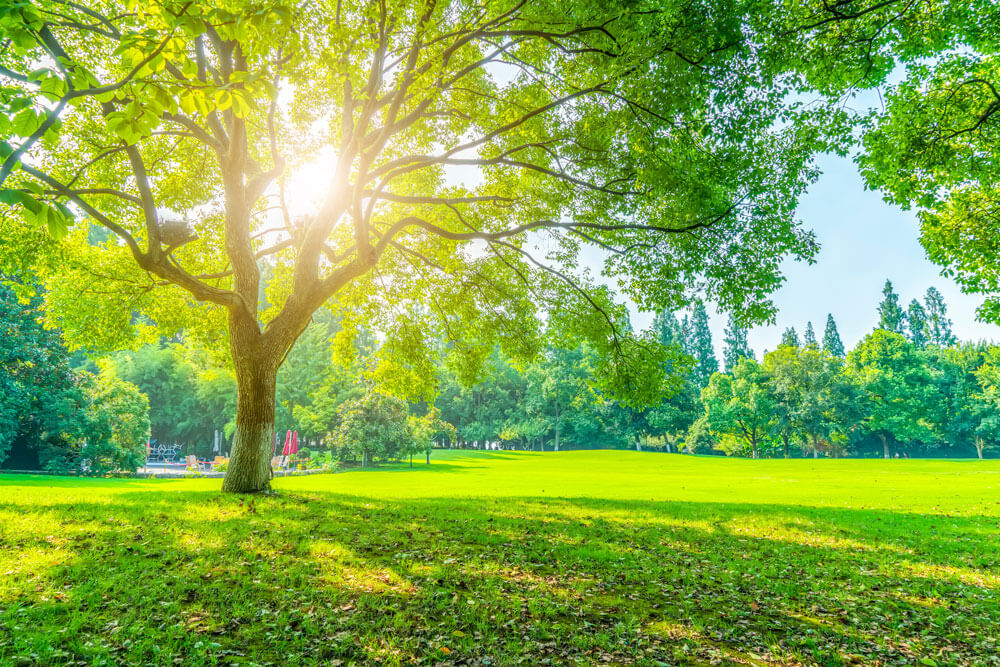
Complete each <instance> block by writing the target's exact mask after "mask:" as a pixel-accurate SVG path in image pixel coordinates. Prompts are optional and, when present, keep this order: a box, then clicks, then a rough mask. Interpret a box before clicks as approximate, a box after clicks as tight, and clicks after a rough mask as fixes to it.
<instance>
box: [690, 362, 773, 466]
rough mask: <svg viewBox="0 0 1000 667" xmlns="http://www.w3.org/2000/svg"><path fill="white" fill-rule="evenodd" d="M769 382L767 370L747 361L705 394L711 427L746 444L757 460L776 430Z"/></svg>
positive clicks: (718, 375) (714, 381) (718, 377)
mask: <svg viewBox="0 0 1000 667" xmlns="http://www.w3.org/2000/svg"><path fill="white" fill-rule="evenodd" d="M767 381H768V376H767V373H766V372H765V370H764V368H763V367H762V366H761V365H760V364H759V363H757V362H756V361H754V360H753V359H746V358H744V359H743V360H742V361H740V362H739V363H738V364H737V365H736V368H734V369H733V373H732V375H728V374H726V373H716V374H715V375H713V376H712V379H711V381H710V382H709V383H708V386H707V387H705V389H704V390H702V392H701V398H702V402H703V403H704V404H705V419H706V420H707V423H708V426H709V427H710V428H711V429H712V430H713V431H714V432H716V433H719V434H722V435H728V436H732V437H734V438H736V439H737V440H738V441H740V442H742V443H743V444H744V445H745V446H746V447H748V448H749V450H750V454H751V456H752V457H753V458H755V459H756V458H759V457H760V447H761V443H762V442H765V441H767V440H768V439H770V437H771V434H772V430H773V426H774V400H773V398H772V397H771V393H770V391H769V389H768V386H767Z"/></svg>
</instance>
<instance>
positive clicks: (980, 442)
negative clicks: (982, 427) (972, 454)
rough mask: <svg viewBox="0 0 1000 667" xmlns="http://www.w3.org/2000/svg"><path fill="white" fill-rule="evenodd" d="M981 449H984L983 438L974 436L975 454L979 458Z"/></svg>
mask: <svg viewBox="0 0 1000 667" xmlns="http://www.w3.org/2000/svg"><path fill="white" fill-rule="evenodd" d="M983 449H985V447H984V446H983V439H982V438H976V456H978V457H979V459H980V460H982V458H983Z"/></svg>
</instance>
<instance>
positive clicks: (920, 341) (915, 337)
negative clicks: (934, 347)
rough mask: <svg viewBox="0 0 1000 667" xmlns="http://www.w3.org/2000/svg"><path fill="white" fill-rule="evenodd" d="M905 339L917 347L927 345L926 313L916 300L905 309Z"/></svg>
mask: <svg viewBox="0 0 1000 667" xmlns="http://www.w3.org/2000/svg"><path fill="white" fill-rule="evenodd" d="M906 337H907V338H909V339H910V342H912V343H913V344H914V345H916V346H917V347H924V346H926V345H927V311H926V310H924V307H923V306H922V305H920V302H919V301H917V300H916V299H914V300H913V301H911V302H910V305H909V307H908V308H907V309H906Z"/></svg>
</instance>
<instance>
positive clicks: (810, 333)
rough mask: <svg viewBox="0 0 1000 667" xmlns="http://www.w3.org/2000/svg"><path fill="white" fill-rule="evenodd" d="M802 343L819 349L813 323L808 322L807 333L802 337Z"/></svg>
mask: <svg viewBox="0 0 1000 667" xmlns="http://www.w3.org/2000/svg"><path fill="white" fill-rule="evenodd" d="M802 342H803V344H805V346H806V347H818V345H817V344H816V332H815V331H814V330H813V323H812V322H806V333H805V335H804V336H803V337H802Z"/></svg>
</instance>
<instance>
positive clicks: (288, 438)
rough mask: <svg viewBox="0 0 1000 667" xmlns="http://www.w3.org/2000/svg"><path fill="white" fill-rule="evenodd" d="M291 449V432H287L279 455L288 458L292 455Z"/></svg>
mask: <svg viewBox="0 0 1000 667" xmlns="http://www.w3.org/2000/svg"><path fill="white" fill-rule="evenodd" d="M291 449H292V432H291V431H289V432H288V433H287V434H286V435H285V446H284V447H282V448H281V455H282V456H288V455H289V454H291V453H292V452H291Z"/></svg>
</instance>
